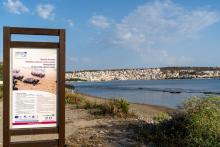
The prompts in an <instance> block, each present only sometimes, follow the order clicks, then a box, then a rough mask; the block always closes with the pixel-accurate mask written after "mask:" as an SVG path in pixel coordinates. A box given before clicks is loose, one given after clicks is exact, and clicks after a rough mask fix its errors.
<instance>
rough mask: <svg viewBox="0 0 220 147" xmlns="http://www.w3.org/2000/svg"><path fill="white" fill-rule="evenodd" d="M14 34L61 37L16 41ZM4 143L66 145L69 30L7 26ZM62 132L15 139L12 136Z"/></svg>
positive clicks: (17, 146) (6, 145)
mask: <svg viewBox="0 0 220 147" xmlns="http://www.w3.org/2000/svg"><path fill="white" fill-rule="evenodd" d="M13 34H19V35H47V36H58V37H59V42H30V41H12V40H11V36H12V35H13ZM3 39H4V55H3V82H4V84H3V90H4V91H3V94H4V96H3V146H4V147H30V146H31V147H38V146H40V147H44V146H47V147H48V146H58V147H64V146H65V103H64V98H65V30H64V29H42V28H17V27H4V30H3ZM36 134H58V139H53V140H38V141H19V142H18V141H17V142H12V141H11V136H17V135H36Z"/></svg>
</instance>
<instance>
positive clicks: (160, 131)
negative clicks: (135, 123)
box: [143, 96, 220, 146]
mask: <svg viewBox="0 0 220 147" xmlns="http://www.w3.org/2000/svg"><path fill="white" fill-rule="evenodd" d="M182 108H183V109H182V111H181V112H178V113H175V114H171V115H170V117H171V118H168V119H166V118H163V116H162V117H159V123H156V124H151V125H147V126H146V128H145V131H144V132H143V135H144V136H145V137H146V138H147V139H148V141H152V142H154V143H155V144H158V143H159V144H158V145H164V146H220V97H216V96H209V97H207V98H196V97H194V98H191V99H189V100H187V101H186V102H185V103H184V104H183V106H182ZM160 118H161V119H160ZM163 119H164V120H163Z"/></svg>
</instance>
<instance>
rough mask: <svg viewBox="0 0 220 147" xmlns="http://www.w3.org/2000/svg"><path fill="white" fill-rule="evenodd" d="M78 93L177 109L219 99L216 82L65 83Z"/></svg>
mask: <svg viewBox="0 0 220 147" xmlns="http://www.w3.org/2000/svg"><path fill="white" fill-rule="evenodd" d="M67 84H71V85H74V86H75V88H76V90H77V91H78V92H80V93H85V94H89V95H93V96H99V97H104V98H107V99H108V98H116V97H117V98H118V97H120V98H125V99H127V100H128V101H129V102H133V103H141V104H152V105H159V106H165V107H169V108H177V107H178V106H180V105H181V104H182V103H183V102H184V100H186V99H187V98H190V97H192V96H200V97H204V96H207V95H210V94H212V95H220V79H181V80H139V81H110V82H69V83H67Z"/></svg>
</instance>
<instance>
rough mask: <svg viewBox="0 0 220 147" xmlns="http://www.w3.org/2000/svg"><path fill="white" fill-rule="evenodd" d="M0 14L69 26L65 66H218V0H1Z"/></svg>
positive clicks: (19, 21)
mask: <svg viewBox="0 0 220 147" xmlns="http://www.w3.org/2000/svg"><path fill="white" fill-rule="evenodd" d="M0 14H1V15H0V27H1V28H3V26H12V27H37V28H39V27H40V28H41V27H42V28H64V29H66V70H67V71H72V70H88V69H91V70H93V69H118V68H145V67H164V66H220V58H219V55H220V0H193V1H192V0H184V1H183V0H1V2H0ZM0 34H2V29H0ZM12 39H14V40H16V39H17V40H34V39H35V40H40V41H45V40H49V41H54V40H57V38H47V37H42V38H37V37H33V36H31V37H23V36H13V38H12ZM2 48H3V41H2V35H0V51H1V52H0V60H2V55H3V52H2Z"/></svg>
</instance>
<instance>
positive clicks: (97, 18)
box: [89, 15, 110, 29]
mask: <svg viewBox="0 0 220 147" xmlns="http://www.w3.org/2000/svg"><path fill="white" fill-rule="evenodd" d="M89 23H90V24H91V25H93V26H94V27H97V28H100V29H106V28H109V27H110V22H109V21H108V19H107V18H106V17H105V16H103V15H93V16H92V17H91V18H90V19H89Z"/></svg>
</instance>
